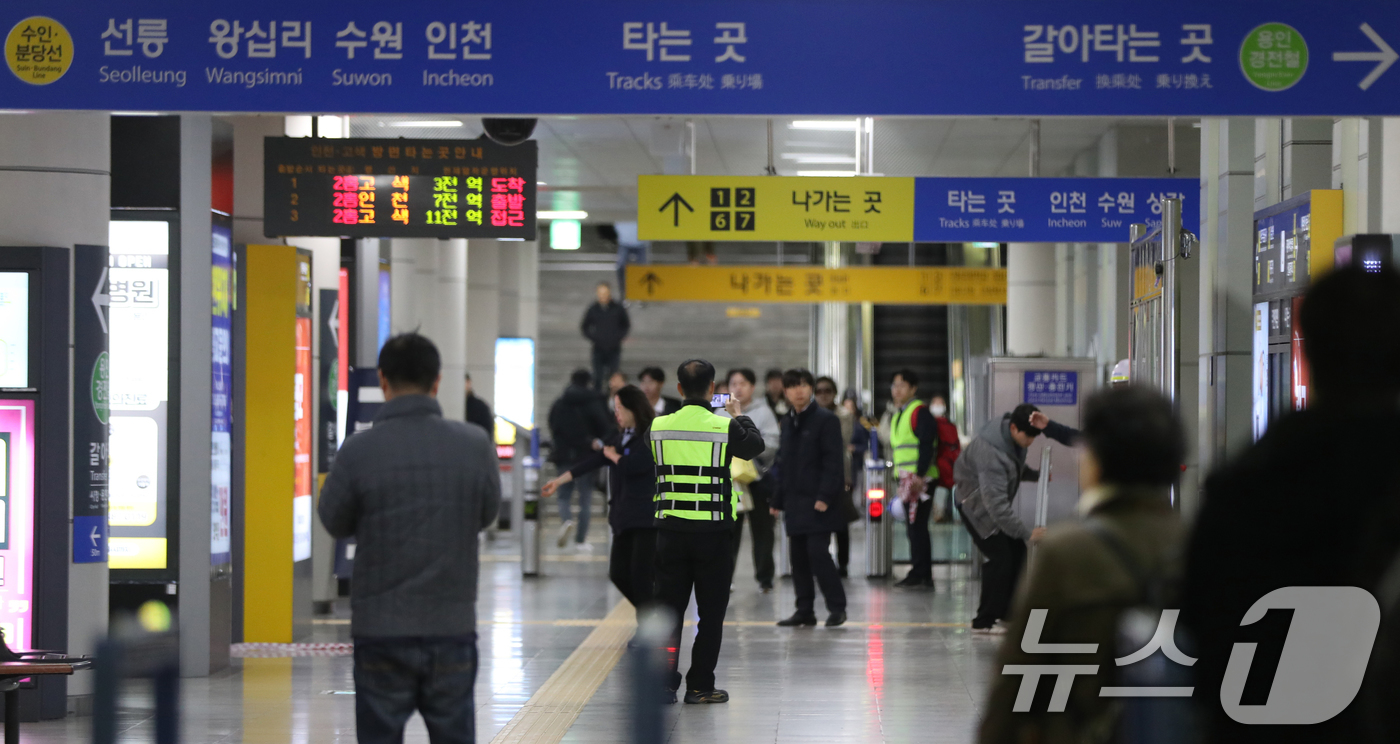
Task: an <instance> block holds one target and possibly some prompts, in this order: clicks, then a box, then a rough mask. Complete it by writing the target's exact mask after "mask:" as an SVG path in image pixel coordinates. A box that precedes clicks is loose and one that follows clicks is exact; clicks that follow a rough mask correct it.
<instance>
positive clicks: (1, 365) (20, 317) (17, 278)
mask: <svg viewBox="0 0 1400 744" xmlns="http://www.w3.org/2000/svg"><path fill="white" fill-rule="evenodd" d="M27 387H29V274H28V273H27V272H23V271H5V272H0V388H27Z"/></svg>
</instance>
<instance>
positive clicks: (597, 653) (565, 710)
mask: <svg viewBox="0 0 1400 744" xmlns="http://www.w3.org/2000/svg"><path fill="white" fill-rule="evenodd" d="M555 622H567V623H571V624H577V625H582V624H584V623H585V622H592V623H597V627H595V628H594V629H593V632H592V633H589V634H588V637H587V638H585V639H584V640H583V643H581V644H579V647H578V648H576V649H574V652H573V653H572V654H569V658H567V659H565V660H564V663H563V664H562V665H560V667H559V668H558V669H557V670H555V672H554V674H552V675H550V677H549V679H547V680H545V683H544V684H543V685H541V686H540V688H539V689H538V690H536V691H535V694H534V695H531V696H530V699H529V700H528V701H526V703H525V705H524V706H523V707H521V708H520V710H519V711H517V712H516V714H515V717H514V718H512V719H510V722H509V723H507V724H506V726H505V728H503V729H501V732H500V733H499V734H496V738H494V739H492V740H491V744H557V743H558V742H559V741H561V740H563V738H564V734H565V733H567V732H568V730H569V727H570V726H572V725H573V724H574V720H575V719H577V718H578V715H579V713H580V712H582V711H583V706H585V705H587V704H588V701H589V700H590V699H591V698H592V697H593V693H595V692H597V691H598V686H599V685H601V684H603V680H604V679H606V678H607V676H608V673H609V672H611V671H612V669H613V667H614V666H617V662H618V660H619V659H621V658H622V654H623V652H624V651H625V650H626V647H627V640H628V639H629V638H631V637H632V632H633V631H634V630H636V628H637V615H636V612H635V610H633V608H632V605H631V604H630V603H628V602H626V601H623V602H618V603H617V605H616V606H614V607H613V608H612V611H611V612H609V613H608V614H607V617H604V618H603V619H602V620H601V621H598V620H593V621H555Z"/></svg>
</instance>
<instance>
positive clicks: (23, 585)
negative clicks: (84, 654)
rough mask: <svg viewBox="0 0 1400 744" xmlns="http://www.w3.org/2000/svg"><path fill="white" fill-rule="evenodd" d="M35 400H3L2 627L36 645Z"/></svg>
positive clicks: (19, 643) (16, 643)
mask: <svg viewBox="0 0 1400 744" xmlns="http://www.w3.org/2000/svg"><path fill="white" fill-rule="evenodd" d="M34 412H35V407H34V401H32V400H0V484H3V485H0V487H3V495H0V525H3V527H0V529H3V530H4V540H3V542H2V543H0V630H3V631H4V632H5V639H6V642H7V643H8V645H9V646H10V647H11V648H17V649H19V648H33V630H34V629H33V622H32V618H33V605H34V455H35V449H34Z"/></svg>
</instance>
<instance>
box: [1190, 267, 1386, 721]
mask: <svg viewBox="0 0 1400 744" xmlns="http://www.w3.org/2000/svg"><path fill="white" fill-rule="evenodd" d="M1295 321H1296V322H1299V323H1301V328H1302V334H1303V349H1304V355H1305V356H1306V358H1307V362H1308V364H1309V365H1310V367H1311V385H1310V387H1311V390H1309V391H1308V397H1307V402H1308V410H1305V411H1298V412H1293V413H1289V414H1287V415H1285V416H1283V417H1281V418H1279V419H1278V420H1276V421H1273V422H1271V423H1270V426H1269V429H1268V431H1267V432H1266V433H1265V434H1264V436H1263V437H1262V438H1261V439H1260V440H1259V441H1258V442H1257V443H1256V444H1254V445H1253V446H1251V447H1250V448H1248V449H1247V450H1246V451H1244V452H1243V453H1241V454H1240V455H1239V456H1238V457H1236V458H1235V459H1234V460H1232V461H1231V462H1230V463H1229V464H1228V465H1226V466H1225V467H1223V468H1221V469H1220V471H1218V472H1216V473H1215V474H1213V475H1212V476H1211V477H1210V478H1209V479H1208V480H1207V481H1206V486H1205V493H1204V496H1203V500H1202V503H1201V509H1200V514H1199V517H1198V518H1197V520H1196V526H1195V529H1194V530H1193V531H1192V534H1191V539H1190V544H1189V547H1188V550H1187V556H1186V558H1187V560H1186V575H1185V581H1184V586H1183V589H1184V597H1183V602H1182V614H1181V620H1182V623H1183V624H1184V625H1185V627H1186V628H1187V630H1189V631H1190V632H1191V634H1192V636H1193V637H1194V640H1195V646H1196V652H1195V653H1194V654H1193V655H1194V656H1197V657H1199V659H1200V660H1199V661H1198V662H1197V663H1196V664H1195V666H1194V669H1195V673H1196V692H1195V695H1194V699H1195V700H1196V701H1197V703H1198V704H1200V705H1201V706H1202V710H1201V713H1202V724H1203V728H1204V729H1205V737H1204V741H1208V742H1218V743H1223V742H1229V743H1230V744H1236V743H1237V742H1268V744H1278V743H1279V742H1285V743H1286V742H1355V741H1366V740H1367V739H1366V738H1365V733H1364V731H1365V729H1366V728H1367V726H1366V724H1365V719H1366V718H1367V715H1366V708H1367V704H1368V701H1372V700H1373V701H1375V702H1376V704H1377V707H1378V708H1379V709H1380V711H1381V713H1382V714H1383V716H1384V715H1388V716H1391V717H1393V716H1395V715H1396V714H1395V712H1394V711H1395V709H1396V707H1397V706H1396V703H1397V701H1400V690H1397V689H1396V687H1395V686H1394V679H1393V678H1391V679H1390V680H1389V681H1388V682H1387V681H1386V680H1384V679H1378V678H1377V676H1378V675H1379V674H1381V669H1382V666H1383V665H1382V664H1378V663H1377V660H1376V659H1373V660H1372V662H1371V665H1370V667H1369V668H1368V672H1367V674H1368V678H1367V682H1366V683H1365V685H1364V686H1363V687H1362V689H1361V690H1360V693H1359V694H1358V695H1357V696H1356V698H1355V699H1354V700H1353V701H1352V702H1351V704H1350V705H1348V706H1347V707H1346V708H1345V709H1343V710H1342V711H1341V712H1340V713H1339V714H1337V715H1336V716H1334V717H1332V718H1330V719H1329V720H1326V721H1323V722H1321V723H1316V724H1312V725H1289V726H1270V725H1245V724H1242V723H1238V722H1236V721H1234V720H1232V719H1231V718H1230V717H1229V716H1228V715H1227V714H1226V711H1225V708H1224V706H1223V705H1222V703H1221V697H1222V694H1221V687H1222V684H1223V683H1224V677H1225V670H1226V667H1227V664H1228V662H1229V659H1230V656H1231V653H1232V652H1233V651H1234V650H1235V648H1236V646H1235V644H1237V643H1257V644H1258V646H1257V647H1256V648H1255V652H1254V658H1253V661H1252V664H1251V667H1252V668H1251V669H1250V671H1249V673H1248V676H1249V678H1250V679H1249V680H1248V684H1246V685H1245V687H1244V690H1243V699H1241V700H1239V702H1241V703H1242V704H1244V705H1252V706H1262V705H1264V704H1265V703H1266V701H1267V698H1268V696H1269V694H1270V693H1269V690H1270V688H1271V687H1272V688H1273V691H1274V693H1275V694H1277V692H1278V689H1279V688H1278V680H1277V679H1272V683H1271V678H1272V676H1273V674H1274V668H1275V667H1276V666H1277V667H1280V668H1282V666H1283V665H1282V664H1280V662H1279V659H1280V656H1281V653H1282V651H1283V648H1284V646H1283V644H1284V639H1285V637H1287V635H1288V633H1289V627H1290V624H1299V622H1300V615H1301V614H1302V613H1301V612H1291V611H1289V610H1282V611H1280V610H1274V611H1270V612H1268V613H1267V614H1266V615H1265V616H1264V617H1263V618H1262V619H1260V620H1258V621H1257V622H1251V623H1250V624H1248V625H1246V626H1243V627H1241V624H1240V623H1241V620H1242V619H1243V618H1244V615H1245V612H1246V611H1247V610H1248V609H1249V608H1250V607H1251V606H1252V605H1254V604H1255V602H1257V601H1259V599H1260V598H1261V597H1263V596H1264V595H1266V594H1268V593H1269V592H1271V591H1273V590H1275V589H1280V588H1282V587H1337V586H1356V587H1361V588H1363V589H1366V590H1367V591H1369V592H1371V593H1372V594H1373V595H1375V594H1378V591H1377V590H1378V585H1379V584H1380V580H1381V577H1382V575H1383V573H1384V572H1385V571H1386V570H1387V568H1388V567H1389V566H1391V565H1392V563H1393V561H1394V559H1395V556H1396V553H1397V549H1400V481H1397V478H1396V474H1395V469H1396V461H1397V454H1400V425H1397V424H1400V405H1397V400H1400V275H1397V274H1396V273H1394V272H1393V271H1391V270H1390V269H1385V270H1383V271H1381V272H1379V273H1374V274H1368V273H1364V272H1362V271H1361V270H1359V269H1354V268H1344V269H1338V270H1336V271H1334V272H1332V273H1331V274H1328V275H1327V276H1326V277H1324V278H1323V279H1322V280H1321V281H1319V282H1318V283H1317V284H1315V285H1314V286H1313V287H1312V289H1310V290H1309V291H1308V294H1307V297H1306V298H1305V299H1304V300H1303V306H1302V310H1301V312H1300V313H1299V317H1298V318H1296V319H1295ZM1385 610H1386V608H1385V607H1384V606H1382V611H1383V612H1385ZM1390 619H1391V620H1392V621H1393V619H1394V618H1393V617H1392V618H1390ZM1298 630H1301V628H1300V629H1298ZM1325 632H1326V633H1332V634H1336V633H1344V632H1345V631H1344V629H1343V627H1342V626H1341V624H1340V623H1336V624H1331V625H1329V627H1328V628H1327V630H1326V631H1325ZM1384 636H1385V625H1383V626H1382V638H1383V639H1384ZM1187 652H1188V653H1191V651H1190V650H1189V649H1188V650H1187ZM1313 661H1314V662H1316V661H1317V660H1316V659H1314V660H1313ZM1392 661H1393V660H1392ZM1307 666H1308V667H1309V669H1308V673H1309V674H1310V675H1312V678H1311V679H1309V680H1307V681H1306V684H1309V685H1312V686H1313V689H1314V691H1315V692H1317V693H1321V692H1322V691H1324V690H1326V689H1327V688H1328V687H1337V686H1339V683H1340V682H1341V681H1340V680H1337V681H1336V682H1332V681H1330V680H1328V679H1326V678H1325V677H1326V675H1325V670H1324V669H1321V668H1319V667H1318V665H1317V664H1315V663H1310V664H1308V665H1307ZM1256 677H1258V678H1259V679H1255V678H1256ZM1272 702H1275V703H1277V701H1276V700H1275V701H1272ZM1392 720H1393V719H1392ZM1370 740H1371V741H1377V742H1379V741H1396V740H1397V739H1396V734H1395V730H1394V729H1391V730H1390V731H1389V733H1388V734H1385V733H1381V734H1378V735H1375V737H1374V738H1372V739H1370Z"/></svg>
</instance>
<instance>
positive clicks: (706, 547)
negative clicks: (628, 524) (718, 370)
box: [651, 359, 763, 703]
mask: <svg viewBox="0 0 1400 744" xmlns="http://www.w3.org/2000/svg"><path fill="white" fill-rule="evenodd" d="M676 378H677V384H676V389H677V390H679V391H680V394H681V397H682V398H684V399H685V401H684V404H683V405H682V406H681V409H680V410H679V411H676V412H675V413H672V414H669V415H666V416H660V417H658V418H657V419H656V420H655V421H653V422H652V424H651V446H652V454H653V456H654V457H655V460H656V526H657V527H658V530H657V538H656V592H657V597H658V599H660V601H661V602H662V603H664V604H665V605H667V606H669V607H670V608H671V610H672V611H673V612H674V613H675V617H674V620H675V626H674V628H673V629H672V633H671V642H670V643H669V644H668V651H669V654H668V655H669V663H670V678H669V679H668V682H667V686H668V691H667V693H666V694H665V695H664V699H665V700H666V701H667V702H670V703H674V702H676V690H678V689H680V685H681V674H680V671H679V669H678V662H679V656H680V639H681V622H682V620H683V618H684V617H685V611H686V608H687V607H688V606H689V605H690V593H691V590H692V589H693V590H694V591H695V605H696V611H697V613H698V614H699V616H700V622H699V624H698V627H697V629H696V634H695V644H694V645H693V646H691V651H690V671H689V672H688V673H687V674H686V677H685V682H686V693H685V702H687V703H726V702H729V693H727V692H725V691H724V690H717V689H715V665H716V664H717V663H718V662H719V647H720V641H721V640H722V638H723V635H724V613H725V611H727V610H728V609H729V583H730V579H731V577H732V576H733V574H734V552H733V549H732V547H731V541H732V540H734V539H735V537H734V508H735V503H734V488H733V485H732V484H731V483H730V480H729V464H730V462H731V461H732V460H733V458H735V457H738V458H742V459H745V460H752V459H754V458H755V457H757V456H758V455H760V454H762V453H763V435H762V434H760V433H759V431H758V427H757V426H755V425H754V423H753V421H751V420H749V417H748V416H744V415H742V414H741V413H740V410H739V403H738V401H737V400H735V399H733V398H731V399H730V400H729V402H728V403H726V404H725V411H727V412H728V413H729V415H730V416H731V417H732V418H725V417H723V416H719V415H717V414H715V413H712V412H711V409H710V403H711V400H712V396H713V395H714V391H715V368H714V365H712V364H710V363H709V362H707V361H705V360H703V359H692V360H690V361H687V362H685V363H684V364H682V365H681V366H680V369H679V370H677V372H676Z"/></svg>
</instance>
